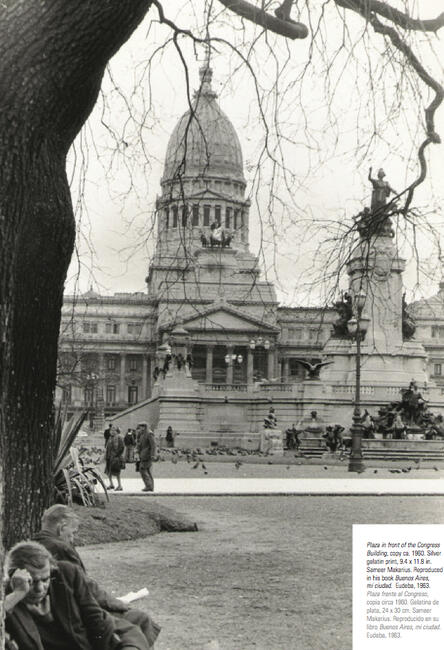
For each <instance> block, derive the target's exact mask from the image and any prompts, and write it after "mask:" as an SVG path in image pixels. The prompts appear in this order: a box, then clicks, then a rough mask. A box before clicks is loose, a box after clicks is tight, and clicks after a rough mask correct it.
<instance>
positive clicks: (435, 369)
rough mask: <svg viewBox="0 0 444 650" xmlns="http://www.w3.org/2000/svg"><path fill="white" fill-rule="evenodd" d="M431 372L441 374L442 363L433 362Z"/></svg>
mask: <svg viewBox="0 0 444 650" xmlns="http://www.w3.org/2000/svg"><path fill="white" fill-rule="evenodd" d="M433 374H434V375H439V376H440V375H442V364H440V363H434V364H433Z"/></svg>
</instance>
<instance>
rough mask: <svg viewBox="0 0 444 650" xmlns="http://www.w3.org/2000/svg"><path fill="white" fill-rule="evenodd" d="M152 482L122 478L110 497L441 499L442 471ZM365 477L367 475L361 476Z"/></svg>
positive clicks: (343, 472)
mask: <svg viewBox="0 0 444 650" xmlns="http://www.w3.org/2000/svg"><path fill="white" fill-rule="evenodd" d="M316 469H317V468H313V470H314V471H313V478H307V477H305V478H203V477H202V478H156V477H154V486H155V491H154V492H142V487H143V482H142V479H141V478H124V477H122V487H123V490H122V491H121V492H120V491H118V492H114V491H113V490H111V491H110V492H109V493H110V495H113V494H116V495H132V496H148V497H151V496H184V495H188V496H202V495H206V496H212V495H214V496H217V495H233V496H235V495H239V496H245V495H253V494H254V495H279V494H282V495H326V494H331V495H346V494H356V495H360V494H362V495H364V494H365V495H379V494H393V495H444V480H443V479H444V470H443V469H439V470H436V471H434V470H433V468H430V469H424V470H417V471H415V473H414V478H412V475H411V474H406V473H405V474H404V473H402V472H400V473H399V474H396V475H393V474H391V473H390V470H388V469H380V470H378V472H377V475H376V473H374V472H372V470H370V472H372V473H371V474H370V473H369V474H368V475H367V476H366V477H365V478H364V477H362V478H361V476H360V475H357V474H355V473H348V472H347V470H346V469H345V468H342V467H340V468H330V472H329V473H330V476H329V478H319V477H318V474H319V469H318V470H317V472H316ZM365 474H367V472H366V473H365Z"/></svg>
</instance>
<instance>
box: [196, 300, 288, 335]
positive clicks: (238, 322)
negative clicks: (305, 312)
mask: <svg viewBox="0 0 444 650" xmlns="http://www.w3.org/2000/svg"><path fill="white" fill-rule="evenodd" d="M183 325H184V327H185V328H186V329H187V330H188V331H189V332H191V331H193V330H194V331H200V332H205V331H206V332H251V333H257V332H258V331H260V332H262V333H264V334H265V333H269V334H272V333H275V332H277V331H278V328H276V327H274V326H273V325H270V324H269V323H266V322H264V321H262V320H259V319H256V318H252V317H249V316H247V315H246V314H243V313H242V312H239V311H238V310H236V311H235V310H233V309H230V308H226V307H223V306H221V307H218V308H213V309H211V310H207V311H206V312H203V313H202V314H199V315H197V316H193V317H191V318H188V319H185V320H184V322H183Z"/></svg>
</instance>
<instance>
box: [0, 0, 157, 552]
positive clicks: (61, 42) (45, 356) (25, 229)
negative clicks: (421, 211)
mask: <svg viewBox="0 0 444 650" xmlns="http://www.w3.org/2000/svg"><path fill="white" fill-rule="evenodd" d="M150 5H151V2H150V0H101V1H100V2H97V1H96V0H77V2H75V3H72V2H66V0H51V1H50V2H48V1H45V0H16V1H10V2H7V1H6V2H3V3H2V6H1V8H0V187H1V195H0V335H1V336H0V379H1V402H0V450H1V453H2V459H3V464H4V467H5V468H6V473H7V476H6V478H7V480H6V482H5V486H4V488H5V489H4V501H5V503H4V508H3V513H4V520H3V523H4V528H3V538H4V542H5V544H6V546H10V545H11V544H12V543H14V542H16V541H17V540H19V539H23V538H26V537H28V536H29V535H30V534H31V533H32V532H34V531H35V530H36V529H37V528H38V527H39V525H40V516H41V512H42V509H43V508H44V507H46V506H47V505H48V503H49V500H50V498H51V493H52V457H53V449H52V436H51V428H52V412H53V391H54V386H55V377H56V360H57V342H58V335H59V326H60V316H61V306H62V299H63V287H64V282H65V277H66V272H67V268H68V265H69V262H70V259H71V255H72V251H73V245H74V236H75V224H74V216H73V210H72V205H71V199H70V193H69V187H68V182H67V178H66V174H65V162H66V153H67V151H68V149H69V147H70V145H71V143H72V141H73V139H74V138H75V136H76V135H77V133H78V132H79V130H80V128H81V126H82V125H83V124H84V122H85V120H86V118H87V117H88V115H89V113H90V111H91V109H92V107H93V106H94V103H95V101H96V98H97V94H98V92H99V88H100V84H101V80H102V77H103V72H104V69H105V66H106V64H107V62H108V61H109V59H110V57H111V56H112V55H113V54H114V53H115V52H116V51H117V50H118V49H119V47H120V46H121V45H122V44H123V43H124V42H125V41H126V40H127V38H128V37H129V36H130V34H131V33H132V32H133V31H134V29H135V28H136V27H137V25H138V24H139V22H140V21H141V20H142V18H143V17H144V15H145V14H146V12H147V11H148V9H149V7H150Z"/></svg>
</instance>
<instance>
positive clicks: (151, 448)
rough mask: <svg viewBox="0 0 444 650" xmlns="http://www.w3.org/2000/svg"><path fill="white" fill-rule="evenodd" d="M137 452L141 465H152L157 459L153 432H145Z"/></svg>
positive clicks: (138, 444) (140, 439)
mask: <svg viewBox="0 0 444 650" xmlns="http://www.w3.org/2000/svg"><path fill="white" fill-rule="evenodd" d="M137 451H138V453H139V458H140V462H141V463H144V464H145V463H147V464H151V463H152V462H153V460H154V458H155V457H156V441H155V440H154V433H153V432H152V431H144V432H143V433H142V434H141V436H140V438H139V441H138V443H137Z"/></svg>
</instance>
